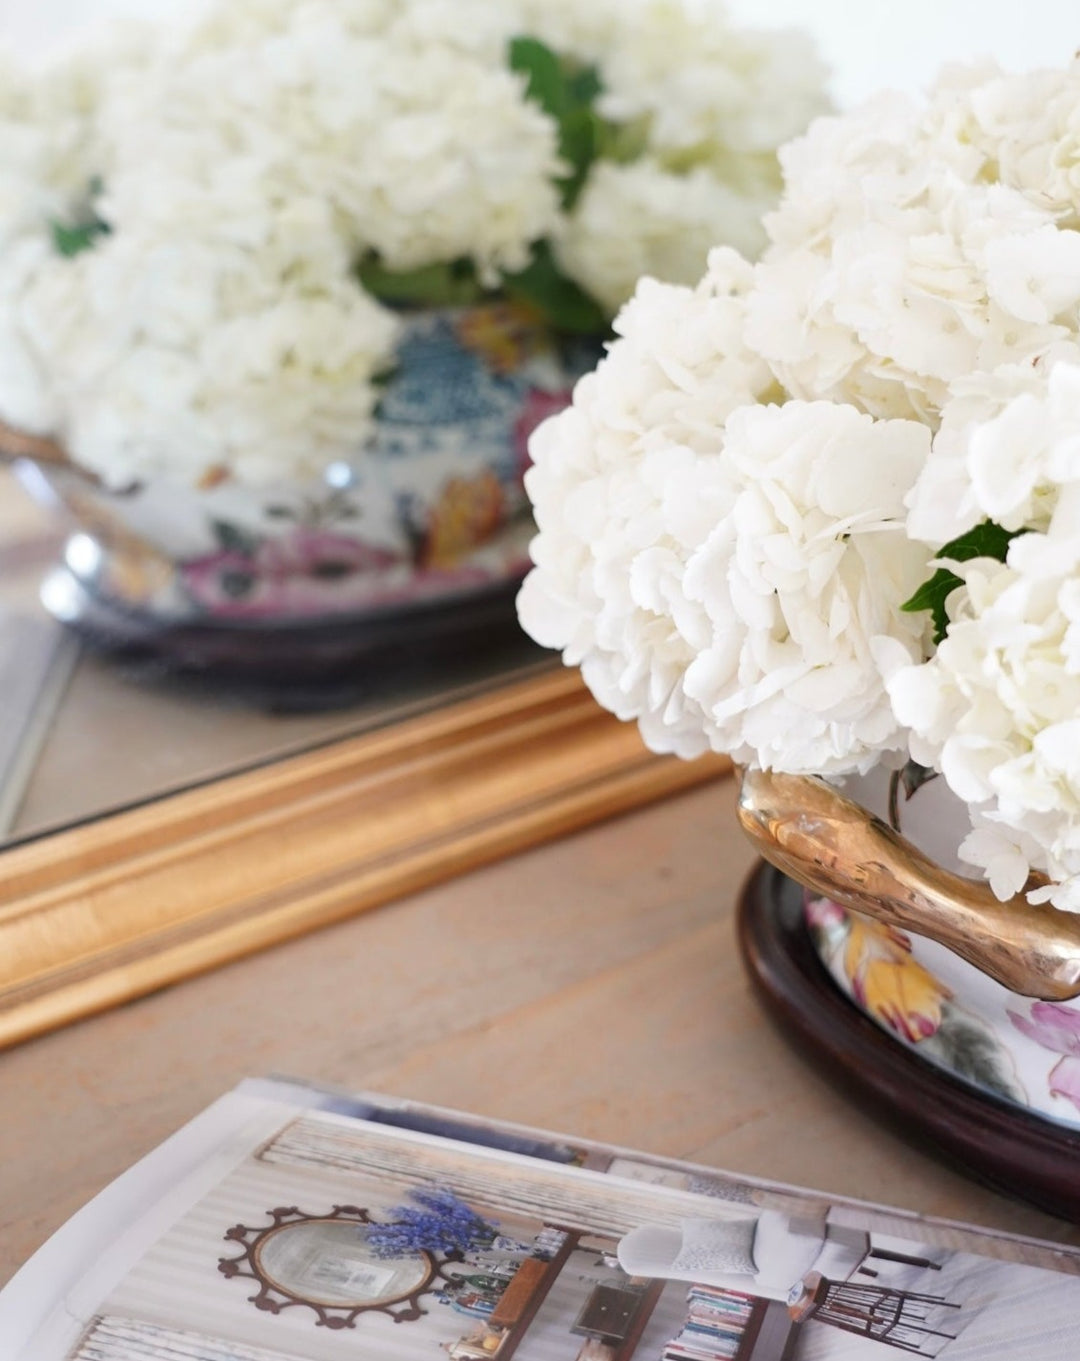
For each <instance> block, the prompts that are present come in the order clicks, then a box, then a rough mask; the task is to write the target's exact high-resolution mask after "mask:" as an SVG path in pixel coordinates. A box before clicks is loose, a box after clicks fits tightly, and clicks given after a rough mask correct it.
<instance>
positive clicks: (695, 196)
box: [556, 157, 769, 312]
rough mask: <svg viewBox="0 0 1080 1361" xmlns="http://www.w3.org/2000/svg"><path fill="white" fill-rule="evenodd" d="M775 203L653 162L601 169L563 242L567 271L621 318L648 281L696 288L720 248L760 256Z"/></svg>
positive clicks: (700, 172) (703, 173) (701, 172)
mask: <svg viewBox="0 0 1080 1361" xmlns="http://www.w3.org/2000/svg"><path fill="white" fill-rule="evenodd" d="M768 202H769V199H768V198H766V199H764V200H762V199H760V198H754V197H751V196H744V195H742V194H740V193H738V192H736V191H735V190H734V189H731V188H729V187H728V186H727V185H726V184H723V183H722V182H721V181H719V180H718V179H716V178H715V176H713V175H712V174H711V173H710V172H709V171H707V170H706V169H704V168H703V167H698V168H696V169H694V170H692V171H691V172H690V173H689V174H687V175H674V174H672V173H671V172H670V171H667V170H665V169H664V168H663V166H661V165H660V164H659V163H658V162H657V161H655V160H654V159H653V158H652V157H646V158H644V159H642V160H640V161H634V162H632V163H631V164H629V165H617V164H615V163H614V162H605V161H602V162H600V163H599V164H597V165H596V166H595V167H594V168H593V171H592V173H591V175H590V176H589V179H588V181H587V183H586V185H585V190H584V192H583V193H582V195H581V198H580V200H579V201H578V203H577V205H576V206H575V209H574V212H573V213H572V214H571V216H570V220H569V222H568V223H567V225H566V227H565V229H564V230H563V231H562V232H561V233H560V235H559V237H558V239H557V242H556V254H557V257H558V260H559V264H560V266H561V267H562V268H563V269H564V270H565V271H566V273H567V274H569V275H570V277H571V278H573V279H575V280H576V281H577V282H578V283H579V284H580V285H581V287H582V288H584V289H585V290H586V292H588V293H590V294H591V295H592V296H593V297H594V298H596V300H597V301H598V302H599V303H600V304H601V306H603V307H605V308H607V309H608V310H609V311H611V312H616V311H617V310H618V309H619V307H620V306H621V304H622V303H623V301H624V300H625V299H626V298H627V297H629V296H630V295H631V294H632V293H633V290H634V285H635V284H636V283H637V281H638V280H639V279H641V278H644V277H645V276H646V275H649V276H651V277H653V278H657V279H662V280H663V281H664V282H665V283H677V284H693V283H696V282H697V281H698V279H700V278H701V275H702V272H703V271H704V268H705V262H706V260H707V259H708V255H709V251H710V250H711V249H712V248H713V246H715V245H716V243H717V242H718V241H724V242H726V243H727V244H728V245H730V246H732V247H734V248H735V249H736V250H739V251H741V252H742V253H743V254H745V255H756V254H757V252H758V250H760V248H761V245H762V243H763V240H764V231H763V229H762V226H761V217H762V213H763V212H764V210H765V208H766V206H767V205H768Z"/></svg>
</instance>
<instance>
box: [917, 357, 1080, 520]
mask: <svg viewBox="0 0 1080 1361" xmlns="http://www.w3.org/2000/svg"><path fill="white" fill-rule="evenodd" d="M952 391H953V394H954V395H953V397H952V399H951V400H950V401H949V403H948V404H947V405H946V407H945V409H944V412H943V415H942V422H941V429H940V430H939V431H938V433H937V435H936V437H935V439H934V445H933V452H932V453H931V456H930V458H929V459H928V460H927V463H926V467H925V468H924V469H923V472H922V476H921V477H920V478H919V481H918V482H917V484H916V486H915V488H914V490H913V492H912V494H911V497H910V499H909V506H910V514H909V516H908V532H909V533H910V534H911V535H912V537H913V538H917V539H923V540H925V541H926V542H927V543H930V544H933V545H934V546H935V547H940V546H941V545H942V544H945V543H948V542H950V541H951V540H953V539H955V538H958V537H959V536H960V535H962V534H964V533H966V532H967V531H968V530H969V529H972V528H973V527H974V526H975V525H977V524H980V523H981V522H982V521H983V520H993V521H995V522H996V523H997V524H999V525H1001V526H1002V527H1003V528H1004V529H1007V530H1010V531H1014V532H1015V531H1018V530H1021V529H1045V528H1047V526H1048V525H1049V523H1050V517H1051V515H1052V513H1053V510H1054V506H1055V504H1056V501H1057V496H1058V489H1059V487H1060V485H1061V483H1063V482H1066V481H1070V480H1076V479H1077V478H1080V347H1077V346H1076V345H1072V344H1069V345H1063V346H1060V347H1058V348H1056V349H1055V350H1054V351H1052V352H1051V353H1050V354H1049V355H1047V356H1046V357H1045V358H1044V359H1043V360H1042V361H1040V362H1038V363H1035V364H1027V365H1006V366H1005V367H1003V368H1000V369H995V370H993V371H992V372H990V373H988V374H979V373H976V374H972V375H971V376H970V377H969V378H966V379H963V380H958V381H957V382H955V383H954V384H953V387H952Z"/></svg>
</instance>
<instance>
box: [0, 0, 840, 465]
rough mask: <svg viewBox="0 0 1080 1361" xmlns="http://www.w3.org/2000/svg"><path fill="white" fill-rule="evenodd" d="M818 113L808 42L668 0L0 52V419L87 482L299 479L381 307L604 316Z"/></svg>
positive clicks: (325, 457) (332, 21) (684, 274)
mask: <svg viewBox="0 0 1080 1361" xmlns="http://www.w3.org/2000/svg"><path fill="white" fill-rule="evenodd" d="M822 102H823V101H822V76H821V71H820V68H819V66H818V65H817V63H816V59H815V57H814V54H813V52H812V51H811V50H810V48H809V46H808V44H806V43H805V42H803V41H802V40H801V39H799V38H798V37H792V36H791V35H783V34H781V35H778V34H764V33H763V34H755V33H749V32H742V31H738V30H735V29H733V28H731V27H730V25H729V24H728V23H727V22H726V21H725V20H724V18H723V16H722V15H717V14H716V13H715V10H714V11H713V12H711V13H710V14H709V15H708V16H705V15H704V14H703V13H702V14H699V13H698V12H697V11H696V10H694V8H693V7H692V6H691V5H690V4H688V3H685V0H633V3H632V4H630V5H629V6H628V5H627V3H626V0H592V3H590V4H589V5H587V6H580V5H578V4H577V3H576V2H575V0H555V2H553V0H542V2H541V0H500V3H498V4H492V3H490V0H230V2H229V3H226V2H225V0H221V3H219V4H217V5H216V7H213V8H212V9H211V10H210V11H209V13H208V14H207V15H206V16H205V17H203V18H200V19H199V20H197V21H196V22H195V23H193V24H192V25H190V26H189V27H187V28H185V29H183V30H180V31H164V30H161V29H158V28H152V27H146V28H142V27H125V28H121V29H118V30H116V31H115V32H114V33H113V36H112V37H111V38H110V39H108V40H107V41H104V42H102V43H99V44H98V45H97V46H90V47H88V48H86V49H85V50H83V51H81V52H80V53H78V54H77V55H75V56H74V57H73V58H68V59H66V60H65V61H63V62H61V63H59V64H58V65H56V66H55V67H53V68H51V69H48V70H46V71H45V72H43V73H39V74H36V75H29V74H24V73H21V72H17V71H14V70H10V71H6V72H5V73H4V80H3V88H2V89H0V122H2V125H3V134H4V135H3V138H2V139H0V301H2V303H3V307H2V312H0V417H2V418H3V419H4V420H6V421H8V422H9V423H11V424H13V425H16V426H19V427H22V428H24V429H26V430H29V431H33V432H36V433H42V434H45V433H48V434H51V435H53V436H55V437H56V438H58V439H59V440H60V441H61V442H62V443H63V444H64V445H65V447H66V448H67V449H68V451H69V452H70V454H71V456H72V457H73V458H74V459H75V460H76V461H77V462H79V463H81V464H83V465H85V466H86V467H88V468H90V469H92V470H93V471H95V472H97V473H98V474H99V475H100V476H101V477H102V478H103V479H105V481H106V482H108V483H110V484H111V485H124V484H126V483H128V482H130V481H132V480H138V479H144V478H146V477H148V476H163V475H168V476H169V477H171V478H173V479H175V480H182V481H188V482H191V483H199V482H210V481H214V480H216V479H220V478H221V477H222V476H223V475H225V474H228V475H231V476H233V477H237V478H239V479H241V480H244V481H250V482H256V483H257V482H269V481H273V480H278V479H285V478H295V477H300V476H307V475H308V474H312V473H318V472H320V471H321V470H322V469H324V468H325V467H326V466H327V465H328V464H329V463H332V462H333V461H335V460H339V459H340V460H348V459H350V458H352V457H354V456H355V455H356V453H357V451H358V450H361V449H362V448H363V447H364V442H365V439H366V438H367V436H368V435H369V434H370V432H371V429H372V423H373V419H374V416H375V410H376V405H377V401H378V397H379V386H378V383H379V377H380V375H381V374H382V373H383V372H384V371H385V370H386V369H387V368H388V367H389V366H390V365H391V364H392V362H393V358H394V350H395V343H396V340H397V338H398V336H399V318H398V316H397V315H396V313H395V311H394V310H393V309H394V308H397V307H402V306H412V305H423V306H466V305H470V304H473V303H475V302H478V301H480V300H488V299H493V298H494V299H511V300H514V301H516V302H518V303H523V304H526V305H527V306H528V307H530V308H531V309H532V310H533V313H534V315H535V316H536V317H537V318H539V319H540V320H542V321H544V322H545V323H547V324H549V325H550V326H552V327H554V328H555V329H556V330H558V331H561V332H576V333H580V332H584V333H597V332H603V331H604V330H605V329H606V324H607V318H608V316H609V315H610V313H611V312H612V311H613V310H614V309H615V307H617V306H618V304H620V303H621V302H622V301H623V300H624V299H625V297H626V296H627V295H628V294H629V292H630V290H631V289H632V287H633V284H634V281H635V280H636V278H637V275H638V274H639V273H640V272H641V271H643V270H652V271H654V272H659V273H661V274H662V275H664V276H665V277H671V278H675V279H690V278H692V277H694V276H696V274H697V273H698V272H699V271H700V268H701V264H702V262H703V259H704V253H705V250H706V248H707V246H708V245H709V244H711V243H712V242H713V241H715V240H717V239H723V240H730V241H735V242H737V243H738V244H739V245H740V246H742V247H744V248H745V249H747V250H754V249H756V248H757V247H758V245H759V244H760V240H759V237H760V217H761V213H762V211H763V210H764V208H766V207H767V206H769V205H770V204H771V203H772V201H773V200H774V198H775V196H776V193H777V191H778V188H779V172H778V167H777V161H776V154H775V152H776V147H777V146H778V145H779V143H780V142H781V141H782V140H784V139H785V138H786V137H788V136H790V135H792V134H793V133H794V132H796V131H798V130H799V129H800V128H802V127H803V126H805V124H806V122H807V121H808V119H809V117H810V116H811V115H812V114H813V113H815V112H817V111H818V110H819V109H820V108H821V107H822ZM613 222H617V224H618V231H617V240H618V248H617V249H615V248H613V244H612V239H611V224H612V223H613ZM477 343H478V344H484V343H485V340H484V337H482V336H480V337H477ZM502 343H503V342H502V341H501V340H499V341H498V342H497V344H499V345H501V344H502ZM508 362H512V356H511V357H510V361H508ZM496 368H498V364H496Z"/></svg>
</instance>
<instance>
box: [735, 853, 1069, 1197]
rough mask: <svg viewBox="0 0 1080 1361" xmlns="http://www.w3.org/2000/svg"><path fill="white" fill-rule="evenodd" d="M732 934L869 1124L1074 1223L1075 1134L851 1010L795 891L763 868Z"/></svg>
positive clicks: (817, 1060)
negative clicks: (973, 1083) (991, 1092)
mask: <svg viewBox="0 0 1080 1361" xmlns="http://www.w3.org/2000/svg"><path fill="white" fill-rule="evenodd" d="M738 931H739V946H740V949H741V951H742V955H743V959H744V961H745V963H746V966H747V969H748V971H749V973H750V978H751V980H752V982H753V984H754V986H755V989H756V990H757V993H758V995H759V997H760V998H761V1000H762V1001H763V1002H764V1004H765V1006H766V1008H767V1010H768V1012H769V1014H770V1015H771V1016H772V1017H773V1019H774V1020H775V1022H776V1023H777V1024H778V1026H779V1027H780V1029H781V1030H782V1031H783V1032H784V1034H785V1035H786V1037H787V1038H788V1039H789V1040H790V1041H791V1042H792V1043H793V1044H794V1045H795V1046H796V1047H797V1048H798V1049H799V1050H801V1051H802V1053H803V1054H804V1055H805V1056H806V1057H807V1058H808V1059H809V1060H810V1061H811V1062H812V1063H813V1064H814V1065H815V1066H816V1067H817V1068H819V1069H820V1070H821V1071H822V1072H823V1073H825V1074H826V1075H827V1076H829V1077H830V1078H832V1079H833V1080H834V1081H835V1082H836V1083H837V1084H838V1085H839V1086H841V1087H842V1089H843V1090H844V1091H845V1092H846V1093H847V1094H849V1095H851V1096H852V1097H854V1098H855V1099H856V1100H857V1101H858V1103H859V1104H860V1105H861V1106H864V1107H865V1108H866V1110H867V1111H868V1112H869V1113H870V1114H872V1115H874V1116H877V1117H879V1118H881V1119H882V1120H884V1121H885V1122H886V1123H888V1124H890V1125H892V1126H893V1127H895V1128H897V1129H898V1130H899V1131H900V1132H901V1133H902V1134H904V1135H905V1136H906V1137H907V1138H909V1139H910V1140H911V1141H912V1142H914V1143H915V1144H916V1145H917V1146H918V1147H920V1148H922V1149H923V1150H924V1151H926V1152H930V1153H932V1154H935V1155H937V1156H939V1157H941V1158H943V1159H944V1160H946V1161H947V1162H949V1163H951V1164H952V1165H953V1166H955V1167H956V1168H957V1169H958V1170H959V1171H961V1172H964V1173H965V1174H966V1175H968V1176H971V1177H974V1178H975V1179H976V1180H978V1181H981V1182H984V1183H985V1184H987V1185H989V1186H992V1187H993V1188H994V1189H995V1190H997V1191H1001V1192H1004V1193H1005V1194H1006V1195H1012V1196H1017V1197H1019V1198H1021V1199H1023V1200H1027V1201H1030V1202H1031V1203H1032V1204H1034V1205H1037V1206H1038V1207H1039V1208H1040V1209H1042V1210H1046V1211H1047V1212H1048V1213H1050V1214H1053V1215H1058V1216H1060V1217H1061V1218H1063V1219H1068V1220H1070V1221H1072V1222H1073V1223H1080V1132H1077V1131H1072V1130H1068V1129H1065V1128H1063V1127H1062V1126H1060V1125H1055V1124H1052V1123H1051V1122H1050V1121H1048V1120H1043V1119H1041V1118H1039V1117H1038V1116H1034V1115H1031V1114H1029V1113H1028V1112H1026V1111H1023V1110H1020V1109H1019V1108H1018V1107H1016V1106H1011V1105H1009V1104H1008V1103H1006V1102H1004V1101H999V1100H996V1099H995V1098H993V1097H990V1096H986V1095H984V1094H982V1093H981V1092H979V1091H977V1090H976V1089H975V1088H974V1087H970V1086H968V1085H967V1084H965V1083H962V1082H960V1081H958V1080H957V1079H955V1078H952V1077H950V1076H949V1075H948V1074H947V1073H944V1072H943V1071H942V1070H941V1069H939V1068H936V1067H934V1066H933V1065H931V1064H930V1063H928V1062H927V1061H926V1060H925V1059H921V1058H919V1056H918V1055H917V1054H915V1053H913V1052H912V1051H911V1050H909V1049H906V1048H905V1047H904V1046H903V1045H902V1044H901V1043H900V1042H899V1041H897V1040H893V1039H892V1038H891V1037H890V1036H889V1035H888V1034H887V1033H886V1032H885V1031H883V1030H881V1029H879V1028H878V1026H876V1025H875V1024H874V1022H873V1021H871V1020H869V1019H868V1018H867V1017H866V1016H864V1015H863V1014H862V1013H861V1012H860V1011H859V1010H857V1008H856V1007H854V1006H853V1005H852V1003H851V1002H850V1001H849V1000H848V999H847V998H846V997H844V995H843V994H842V993H841V992H840V990H839V989H838V988H837V987H836V986H835V984H834V983H833V981H832V979H831V978H830V977H829V975H828V973H827V972H826V970H825V968H824V967H823V965H822V964H821V962H820V960H819V959H818V957H817V954H816V953H815V951H814V947H813V945H812V943H811V940H810V935H809V932H808V931H807V929H806V925H805V923H804V920H803V914H802V889H801V888H800V887H799V886H798V885H797V884H795V883H794V882H793V881H792V880H790V879H788V878H787V877H786V876H785V875H783V874H781V873H780V871H779V870H776V869H773V867H772V866H771V865H764V864H763V865H761V866H760V867H759V868H758V869H757V870H755V871H754V873H753V874H752V875H751V877H750V879H749V880H748V881H747V884H746V886H745V888H744V889H743V891H742V894H741V896H740V899H739V906H738Z"/></svg>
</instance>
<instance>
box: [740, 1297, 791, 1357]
mask: <svg viewBox="0 0 1080 1361" xmlns="http://www.w3.org/2000/svg"><path fill="white" fill-rule="evenodd" d="M797 1337H798V1325H797V1324H796V1323H793V1322H792V1319H791V1316H790V1315H789V1314H788V1311H787V1306H786V1305H784V1304H781V1303H780V1301H779V1300H755V1301H754V1304H753V1307H752V1308H751V1311H750V1322H749V1323H748V1324H747V1325H746V1331H745V1332H744V1333H743V1336H742V1341H741V1342H740V1344H739V1350H738V1351H737V1352H736V1353H735V1361H788V1358H789V1357H790V1356H791V1354H792V1352H793V1351H794V1348H795V1341H796V1338H797Z"/></svg>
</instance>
